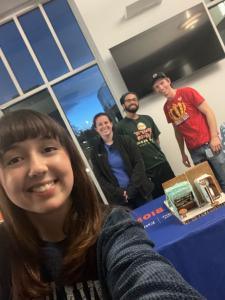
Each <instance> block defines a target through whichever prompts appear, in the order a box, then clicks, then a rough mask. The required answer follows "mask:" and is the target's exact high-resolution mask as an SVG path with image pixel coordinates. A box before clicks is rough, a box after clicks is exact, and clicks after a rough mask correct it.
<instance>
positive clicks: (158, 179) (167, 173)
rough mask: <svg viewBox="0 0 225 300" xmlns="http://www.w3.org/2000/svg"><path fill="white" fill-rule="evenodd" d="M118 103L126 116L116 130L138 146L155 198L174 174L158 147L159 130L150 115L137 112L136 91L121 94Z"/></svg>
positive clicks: (160, 193) (162, 192) (161, 192)
mask: <svg viewBox="0 0 225 300" xmlns="http://www.w3.org/2000/svg"><path fill="white" fill-rule="evenodd" d="M120 103H121V105H122V106H123V108H124V110H125V112H126V117H125V118H124V119H123V120H121V121H120V122H119V124H118V126H117V130H118V132H119V133H120V134H123V135H129V136H130V137H131V138H132V139H133V140H134V141H135V142H136V144H137V146H138V147H139V149H140V151H141V154H142V157H143V160H144V163H145V168H146V173H147V175H148V177H150V178H151V180H152V181H153V182H154V184H155V188H154V191H153V198H157V197H159V196H161V195H163V194H164V191H163V188H162V183H163V182H165V181H167V180H169V179H171V178H173V177H174V176H175V175H174V173H173V171H172V169H171V167H170V165H169V163H168V161H167V159H166V157H165V154H164V153H163V152H162V150H161V148H160V143H159V134H160V131H159V129H158V127H157V126H156V124H155V122H154V121H153V119H152V118H151V117H150V116H148V115H139V114H137V111H138V108H139V99H138V95H137V94H136V93H133V92H128V93H126V94H124V95H122V97H121V98H120Z"/></svg>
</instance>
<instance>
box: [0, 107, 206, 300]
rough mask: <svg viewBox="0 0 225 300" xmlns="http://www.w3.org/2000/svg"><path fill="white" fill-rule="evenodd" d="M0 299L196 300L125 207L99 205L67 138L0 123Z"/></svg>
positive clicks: (26, 120)
mask: <svg viewBox="0 0 225 300" xmlns="http://www.w3.org/2000/svg"><path fill="white" fill-rule="evenodd" d="M0 128H1V129H0V210H1V212H2V215H3V218H4V222H3V223H2V224H1V225H0V243H1V246H0V299H1V300H26V299H32V300H33V299H38V300H42V299H48V300H51V299H54V300H56V299H57V300H64V299H70V300H72V299H76V300H77V299H91V300H94V299H115V300H120V299H121V300H131V299H137V300H140V299H142V300H144V299H146V300H147V299H170V300H172V299H177V300H178V299H179V300H181V299H202V297H201V296H200V295H199V294H198V293H197V292H196V291H195V290H194V289H192V288H191V287H190V286H189V285H188V284H187V283H186V282H185V281H184V280H183V279H182V277H181V276H180V275H179V274H178V273H177V272H176V271H175V269H174V268H173V267H172V266H171V265H170V264H169V263H168V262H167V260H165V259H164V258H163V257H161V256H160V255H158V254H157V253H155V252H154V251H153V249H152V246H153V244H152V242H150V241H149V240H148V239H147V237H146V235H145V232H144V229H143V227H142V225H141V224H138V223H137V222H135V221H134V220H133V219H132V218H131V217H130V215H129V213H128V212H127V211H125V210H124V209H123V208H113V209H110V207H109V206H103V205H102V204H101V203H102V202H101V200H99V199H98V195H97V193H96V190H95V188H94V186H93V184H92V182H91V180H90V178H89V177H88V174H87V173H86V171H85V166H84V164H83V162H82V160H81V158H80V155H79V153H78V151H77V149H76V147H75V145H74V143H73V142H72V140H71V139H70V137H69V136H68V134H67V132H66V131H65V130H64V129H63V128H62V127H61V126H60V125H58V124H57V123H56V122H55V121H53V120H52V119H51V118H50V117H48V116H47V115H43V114H40V113H38V112H33V111H29V110H21V111H16V112H12V113H9V114H7V115H5V116H3V117H2V118H1V119H0Z"/></svg>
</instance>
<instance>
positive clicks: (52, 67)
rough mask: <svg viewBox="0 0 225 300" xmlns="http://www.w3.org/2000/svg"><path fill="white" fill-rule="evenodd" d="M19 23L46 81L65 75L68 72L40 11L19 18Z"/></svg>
mask: <svg viewBox="0 0 225 300" xmlns="http://www.w3.org/2000/svg"><path fill="white" fill-rule="evenodd" d="M19 21H20V23H21V25H22V27H23V29H24V31H25V33H26V35H27V37H28V39H29V42H30V43H31V46H32V48H33V50H34V52H35V54H36V56H37V58H38V60H39V62H40V64H41V66H42V68H43V70H44V72H45V74H46V75H47V78H48V80H52V79H55V78H56V77H59V76H61V75H63V74H65V73H67V72H68V71H69V70H68V68H67V66H66V63H65V61H64V59H63V57H62V55H61V53H60V51H59V49H58V47H57V45H56V43H55V41H54V39H53V37H52V34H51V32H50V30H49V28H48V27H47V24H46V22H45V20H44V18H43V16H42V15H41V12H40V10H39V9H34V10H32V11H30V12H29V13H27V14H25V15H23V16H21V17H19Z"/></svg>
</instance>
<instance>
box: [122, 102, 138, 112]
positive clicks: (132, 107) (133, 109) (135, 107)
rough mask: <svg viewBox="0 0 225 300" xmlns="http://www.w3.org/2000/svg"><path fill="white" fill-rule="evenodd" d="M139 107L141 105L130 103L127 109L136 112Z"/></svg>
mask: <svg viewBox="0 0 225 300" xmlns="http://www.w3.org/2000/svg"><path fill="white" fill-rule="evenodd" d="M138 108H139V105H133V104H132V105H130V106H128V107H125V110H126V111H127V112H130V113H136V112H137V111H138Z"/></svg>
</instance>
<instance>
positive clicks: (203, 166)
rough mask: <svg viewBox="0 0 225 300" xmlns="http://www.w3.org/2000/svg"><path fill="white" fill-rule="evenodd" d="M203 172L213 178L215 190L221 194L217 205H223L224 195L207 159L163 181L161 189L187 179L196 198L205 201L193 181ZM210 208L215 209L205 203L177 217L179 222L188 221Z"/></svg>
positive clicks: (224, 202)
mask: <svg viewBox="0 0 225 300" xmlns="http://www.w3.org/2000/svg"><path fill="white" fill-rule="evenodd" d="M205 174H207V175H210V176H211V178H212V180H213V183H214V184H215V186H216V188H217V190H218V191H219V193H220V194H221V197H220V198H219V200H218V203H219V205H218V206H220V205H224V204H225V195H224V194H223V193H222V190H221V187H220V185H219V183H218V181H217V179H216V178H215V175H214V173H213V171H212V169H211V167H210V165H209V163H208V162H207V161H205V162H202V163H200V164H198V165H196V166H194V167H192V168H190V169H187V171H186V172H184V173H183V174H181V175H178V176H176V177H174V178H172V179H170V180H168V181H166V182H164V183H163V184H162V186H163V189H164V190H166V189H168V188H170V187H172V186H174V185H175V184H177V183H180V182H183V181H188V182H189V183H190V184H191V186H192V188H193V191H194V193H195V196H196V197H197V198H198V200H199V202H202V203H203V202H205V199H203V197H202V195H201V193H200V192H199V190H198V189H197V187H196V185H195V183H194V181H195V180H196V179H197V178H198V177H200V176H203V175H205ZM165 204H166V206H167V207H168V205H167V203H166V201H165ZM168 208H169V209H171V208H170V207H168ZM212 209H215V207H213V206H212V205H211V203H206V204H205V205H204V206H202V207H198V208H195V209H193V210H191V211H190V212H188V213H187V214H186V216H185V217H182V216H178V218H179V219H180V221H181V222H183V223H188V222H189V221H190V220H192V219H194V218H196V217H198V216H200V215H202V214H205V213H207V212H209V211H210V210H212ZM172 213H174V212H173V211H172ZM176 216H177V215H176Z"/></svg>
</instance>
